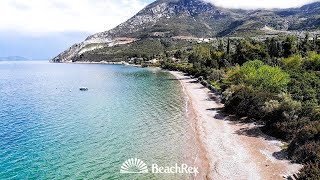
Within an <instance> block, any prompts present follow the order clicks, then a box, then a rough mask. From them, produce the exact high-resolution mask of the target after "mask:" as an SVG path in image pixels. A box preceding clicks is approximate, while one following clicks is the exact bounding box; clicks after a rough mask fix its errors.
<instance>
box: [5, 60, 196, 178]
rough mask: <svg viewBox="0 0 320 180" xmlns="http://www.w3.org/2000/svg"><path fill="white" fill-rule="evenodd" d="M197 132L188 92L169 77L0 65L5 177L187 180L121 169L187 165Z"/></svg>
mask: <svg viewBox="0 0 320 180" xmlns="http://www.w3.org/2000/svg"><path fill="white" fill-rule="evenodd" d="M81 86H85V87H88V88H89V91H85V92H83V91H79V87H81ZM190 134H191V133H190V127H189V123H188V121H187V119H186V117H185V100H184V98H183V92H182V90H181V88H180V84H179V82H178V81H176V80H173V77H172V76H171V75H170V74H169V73H167V72H163V71H160V70H156V69H141V68H134V67H128V66H121V65H99V64H50V63H47V62H0V179H84V178H87V179H150V178H151V179H168V178H170V179H174V178H186V177H187V176H185V175H181V174H174V175H171V174H170V175H164V174H152V173H148V174H134V175H132V174H120V166H121V165H122V163H123V162H124V161H125V160H127V159H128V158H140V159H141V160H143V161H144V162H145V163H146V164H147V165H148V166H150V165H151V164H152V163H157V164H158V165H163V166H169V165H174V164H175V163H178V164H179V163H187V162H188V161H189V160H188V158H187V156H190V154H191V156H192V153H193V149H192V145H190V141H191V139H192V137H191V136H190ZM149 170H150V169H149Z"/></svg>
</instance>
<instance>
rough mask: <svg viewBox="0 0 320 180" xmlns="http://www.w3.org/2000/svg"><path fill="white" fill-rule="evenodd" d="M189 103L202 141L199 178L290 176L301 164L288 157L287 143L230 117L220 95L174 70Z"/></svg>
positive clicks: (222, 179)
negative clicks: (224, 109)
mask: <svg viewBox="0 0 320 180" xmlns="http://www.w3.org/2000/svg"><path fill="white" fill-rule="evenodd" d="M171 74H173V75H174V76H175V77H176V78H177V79H178V80H179V81H180V82H181V85H182V87H183V90H184V92H185V94H186V98H187V99H188V104H189V106H190V107H189V111H192V112H190V114H193V115H191V116H189V119H190V121H192V122H193V123H194V126H195V127H194V129H195V133H196V134H195V135H196V136H197V139H198V140H199V146H201V147H199V149H200V150H201V152H200V153H199V159H198V160H197V161H196V162H195V164H196V165H197V164H198V165H200V167H201V171H202V173H201V174H200V176H197V177H196V179H215V180H216V179H218V180H220V179H221V180H224V179H228V180H229V179H237V180H239V179H252V180H259V179H268V180H269V179H270V180H271V179H272V180H274V179H287V177H289V176H292V175H293V174H296V173H297V172H298V171H299V169H300V168H301V165H299V164H292V163H290V161H288V160H286V159H285V155H284V153H283V152H282V151H281V150H282V149H281V146H283V145H284V144H283V143H282V142H281V141H279V140H276V139H274V138H272V137H268V136H266V135H264V134H263V133H261V131H260V130H259V128H258V127H257V126H256V125H254V124H248V123H241V121H236V120H232V121H231V120H230V117H229V116H227V115H223V114H221V112H220V110H221V108H223V104H221V103H220V102H219V96H217V95H215V94H214V93H212V92H210V90H209V89H207V88H205V87H204V86H203V85H201V84H200V83H197V82H196V81H195V80H194V79H191V78H190V77H188V76H185V75H184V74H183V73H181V72H175V71H171Z"/></svg>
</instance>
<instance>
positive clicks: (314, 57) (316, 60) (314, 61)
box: [304, 52, 320, 71]
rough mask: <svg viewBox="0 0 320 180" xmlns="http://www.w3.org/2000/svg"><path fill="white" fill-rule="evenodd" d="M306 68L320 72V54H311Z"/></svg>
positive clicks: (305, 63) (305, 64)
mask: <svg viewBox="0 0 320 180" xmlns="http://www.w3.org/2000/svg"><path fill="white" fill-rule="evenodd" d="M304 67H305V68H306V69H307V70H314V71H320V54H317V53H316V52H310V54H309V56H308V58H307V59H306V61H305V62H304Z"/></svg>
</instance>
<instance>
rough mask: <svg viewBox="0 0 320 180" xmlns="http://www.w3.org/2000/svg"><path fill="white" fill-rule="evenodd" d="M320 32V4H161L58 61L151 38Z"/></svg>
mask: <svg viewBox="0 0 320 180" xmlns="http://www.w3.org/2000/svg"><path fill="white" fill-rule="evenodd" d="M319 30H320V2H315V3H312V4H308V5H305V6H302V7H300V8H290V9H273V10H264V9H258V10H242V9H227V8H222V7H217V6H215V5H213V4H211V3H206V2H204V1H202V0H157V1H155V2H153V3H151V4H150V5H148V6H147V7H145V8H144V9H142V10H141V11H140V12H138V13H137V14H136V15H135V16H133V17H132V18H130V19H129V20H127V21H126V22H124V23H122V24H120V25H119V26H117V27H115V28H114V29H111V30H109V31H105V32H101V33H97V34H94V35H92V36H89V37H88V38H87V39H86V40H85V41H84V42H82V43H79V44H75V45H73V46H72V47H70V48H69V49H68V50H66V51H65V52H63V53H61V54H60V55H58V56H57V57H55V58H54V59H53V60H52V61H53V62H65V61H86V60H89V61H91V60H92V59H90V57H92V55H90V54H92V53H93V52H97V53H98V54H102V55H103V54H105V53H103V52H102V51H99V50H103V51H104V52H107V51H108V53H109V54H111V53H115V51H110V49H114V48H112V47H115V46H125V45H126V46H128V44H132V43H134V42H135V43H138V41H145V40H146V39H162V38H163V39H168V38H171V39H192V38H210V37H224V36H237V37H242V36H257V35H268V34H273V35H274V34H290V33H292V32H293V31H299V32H300V31H319ZM108 48H109V49H108ZM106 57H109V56H106ZM95 58H97V56H95ZM100 59H103V58H100Z"/></svg>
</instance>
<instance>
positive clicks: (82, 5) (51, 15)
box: [0, 0, 146, 34]
mask: <svg viewBox="0 0 320 180" xmlns="http://www.w3.org/2000/svg"><path fill="white" fill-rule="evenodd" d="M145 5H146V3H145V2H142V1H141V0H28V1H26V0H1V1H0V17H1V18H0V31H18V32H20V33H26V34H30V33H33V34H41V33H45V34H46V33H52V32H68V31H83V32H90V33H95V32H100V31H105V30H108V29H111V28H113V27H115V26H116V25H118V24H119V23H121V22H124V21H125V20H127V19H128V18H130V17H131V16H133V15H134V14H135V13H137V12H138V11H139V10H141V9H142V8H143V7H144V6H145Z"/></svg>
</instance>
